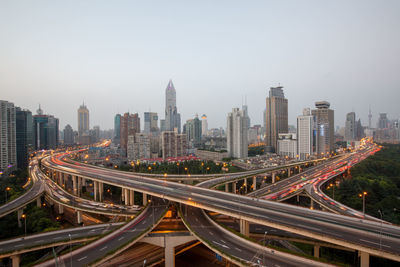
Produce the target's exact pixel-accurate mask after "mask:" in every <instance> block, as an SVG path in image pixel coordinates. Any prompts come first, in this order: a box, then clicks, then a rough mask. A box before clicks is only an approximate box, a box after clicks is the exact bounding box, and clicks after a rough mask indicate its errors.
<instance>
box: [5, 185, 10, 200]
mask: <svg viewBox="0 0 400 267" xmlns="http://www.w3.org/2000/svg"><path fill="white" fill-rule="evenodd" d="M10 190H11V188H10V187H8V186H7V187H6V202H7V197H8V196H7V194H8V191H10Z"/></svg>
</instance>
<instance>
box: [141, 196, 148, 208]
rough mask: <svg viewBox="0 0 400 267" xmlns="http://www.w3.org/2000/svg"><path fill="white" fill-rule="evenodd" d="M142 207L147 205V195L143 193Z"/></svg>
mask: <svg viewBox="0 0 400 267" xmlns="http://www.w3.org/2000/svg"><path fill="white" fill-rule="evenodd" d="M142 204H143V206H146V204H147V194H145V193H143V200H142Z"/></svg>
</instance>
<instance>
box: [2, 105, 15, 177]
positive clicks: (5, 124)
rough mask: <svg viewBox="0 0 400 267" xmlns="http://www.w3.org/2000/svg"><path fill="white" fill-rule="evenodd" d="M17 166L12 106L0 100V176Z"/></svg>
mask: <svg viewBox="0 0 400 267" xmlns="http://www.w3.org/2000/svg"><path fill="white" fill-rule="evenodd" d="M16 165H17V144H16V118H15V107H14V104H13V103H11V102H8V101H4V100H0V175H1V174H2V173H5V172H9V171H12V170H14V169H15V168H16Z"/></svg>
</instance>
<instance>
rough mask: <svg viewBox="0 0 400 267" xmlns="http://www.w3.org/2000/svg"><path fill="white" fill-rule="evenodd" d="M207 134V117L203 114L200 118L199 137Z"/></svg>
mask: <svg viewBox="0 0 400 267" xmlns="http://www.w3.org/2000/svg"><path fill="white" fill-rule="evenodd" d="M207 134H208V122H207V115H206V114H203V116H201V135H202V136H206V135H207Z"/></svg>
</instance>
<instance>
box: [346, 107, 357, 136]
mask: <svg viewBox="0 0 400 267" xmlns="http://www.w3.org/2000/svg"><path fill="white" fill-rule="evenodd" d="M356 133H357V124H356V113H355V112H350V113H347V115H346V122H345V133H344V139H345V140H346V141H354V140H356Z"/></svg>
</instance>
